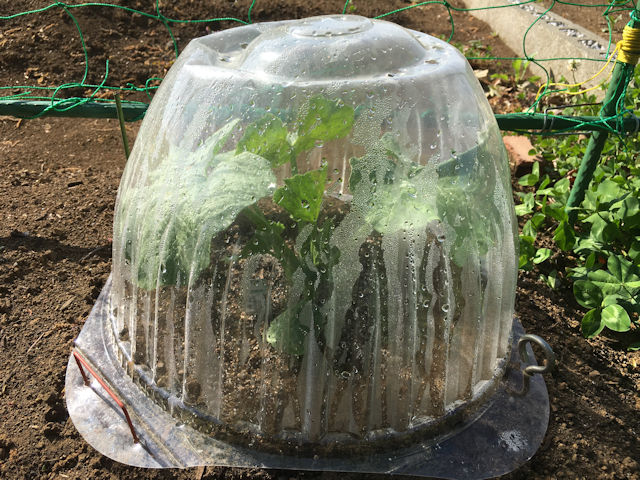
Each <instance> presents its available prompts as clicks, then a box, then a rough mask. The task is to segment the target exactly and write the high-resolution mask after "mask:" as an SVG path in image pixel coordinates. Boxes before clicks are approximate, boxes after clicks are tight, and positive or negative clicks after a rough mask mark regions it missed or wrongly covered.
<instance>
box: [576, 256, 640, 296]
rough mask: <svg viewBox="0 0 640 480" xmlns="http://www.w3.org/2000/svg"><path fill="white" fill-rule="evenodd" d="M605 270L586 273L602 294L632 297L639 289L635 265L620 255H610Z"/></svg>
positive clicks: (638, 277) (639, 278) (639, 277)
mask: <svg viewBox="0 0 640 480" xmlns="http://www.w3.org/2000/svg"><path fill="white" fill-rule="evenodd" d="M607 269H608V271H606V270H596V271H594V272H589V273H588V278H589V280H591V281H592V282H593V283H594V284H595V285H597V286H598V288H600V290H601V291H602V293H603V295H604V296H608V295H620V296H621V297H622V298H632V297H634V296H635V295H636V294H637V293H638V291H640V276H638V275H637V274H636V272H637V267H635V266H634V265H633V264H632V263H631V262H629V261H628V260H626V259H625V258H623V257H622V256H621V255H611V256H609V259H608V261H607Z"/></svg>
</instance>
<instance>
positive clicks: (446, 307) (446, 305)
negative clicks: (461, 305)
mask: <svg viewBox="0 0 640 480" xmlns="http://www.w3.org/2000/svg"><path fill="white" fill-rule="evenodd" d="M442 311H443V312H444V313H447V312H448V311H449V304H448V303H445V304H444V305H442Z"/></svg>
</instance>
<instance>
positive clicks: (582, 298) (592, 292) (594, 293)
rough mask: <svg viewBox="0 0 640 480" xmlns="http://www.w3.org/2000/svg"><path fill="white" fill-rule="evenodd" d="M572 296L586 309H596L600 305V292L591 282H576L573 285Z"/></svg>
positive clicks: (601, 296)
mask: <svg viewBox="0 0 640 480" xmlns="http://www.w3.org/2000/svg"><path fill="white" fill-rule="evenodd" d="M573 294H574V295H575V297H576V300H577V301H578V303H579V304H580V305H582V306H583V307H586V308H597V307H599V306H600V305H601V304H602V298H603V295H602V291H601V290H600V288H599V287H598V286H597V285H596V284H594V283H593V282H589V281H588V280H577V281H575V282H574V283H573Z"/></svg>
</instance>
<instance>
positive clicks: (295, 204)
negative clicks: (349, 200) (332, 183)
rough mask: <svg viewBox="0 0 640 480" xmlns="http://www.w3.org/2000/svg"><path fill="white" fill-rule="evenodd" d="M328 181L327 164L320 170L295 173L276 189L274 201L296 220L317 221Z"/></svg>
mask: <svg viewBox="0 0 640 480" xmlns="http://www.w3.org/2000/svg"><path fill="white" fill-rule="evenodd" d="M326 182H327V167H326V165H325V166H324V167H322V168H321V169H319V170H311V171H309V172H307V173H304V174H300V175H294V176H293V177H291V178H287V179H285V181H284V186H283V187H280V188H278V189H277V190H276V191H275V193H274V194H273V201H274V202H276V203H277V204H278V205H280V206H281V207H282V208H284V209H285V210H287V212H289V214H290V215H291V216H292V217H293V219H294V220H296V221H305V222H309V223H315V221H316V220H317V219H318V215H319V214H320V206H321V204H322V195H323V194H324V188H325V184H326Z"/></svg>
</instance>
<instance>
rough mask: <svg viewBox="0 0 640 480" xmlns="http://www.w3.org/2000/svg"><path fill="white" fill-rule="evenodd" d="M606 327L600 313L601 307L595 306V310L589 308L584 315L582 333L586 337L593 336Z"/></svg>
mask: <svg viewBox="0 0 640 480" xmlns="http://www.w3.org/2000/svg"><path fill="white" fill-rule="evenodd" d="M603 328H604V323H603V322H602V317H601V313H600V309H598V308H594V309H593V310H589V311H588V312H587V313H586V314H585V316H584V317H582V326H581V330H582V335H583V336H584V337H586V338H593V337H595V336H596V335H598V334H599V333H600V332H602V329H603Z"/></svg>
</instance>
